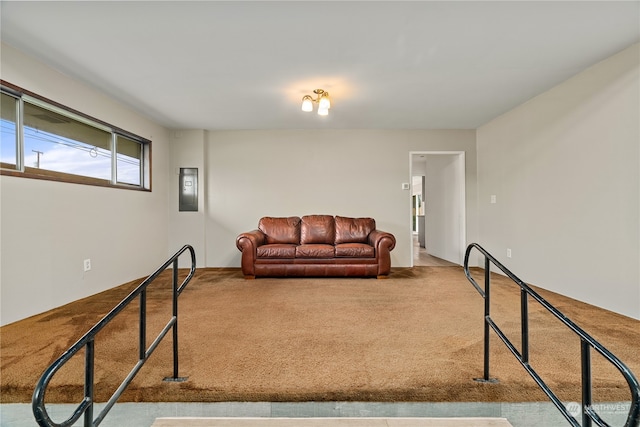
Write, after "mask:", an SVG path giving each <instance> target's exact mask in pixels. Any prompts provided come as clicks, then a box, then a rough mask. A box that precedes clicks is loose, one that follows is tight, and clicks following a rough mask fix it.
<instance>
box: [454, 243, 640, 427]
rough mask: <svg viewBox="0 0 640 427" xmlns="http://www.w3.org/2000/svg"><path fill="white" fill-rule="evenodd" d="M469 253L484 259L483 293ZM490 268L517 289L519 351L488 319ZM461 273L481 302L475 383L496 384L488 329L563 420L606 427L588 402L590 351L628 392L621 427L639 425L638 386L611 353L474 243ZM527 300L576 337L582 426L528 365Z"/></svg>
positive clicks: (636, 426)
mask: <svg viewBox="0 0 640 427" xmlns="http://www.w3.org/2000/svg"><path fill="white" fill-rule="evenodd" d="M473 249H476V250H478V251H479V252H480V253H482V255H484V290H483V289H482V288H481V287H480V286H479V285H478V283H477V282H476V281H475V280H474V278H473V277H472V276H471V272H470V271H469V255H470V254H471V251H472V250H473ZM491 264H493V265H495V266H496V267H498V268H499V269H500V270H501V271H502V272H503V273H504V274H505V275H506V276H507V277H509V278H510V279H511V280H512V281H513V282H514V283H515V284H517V285H518V286H519V287H520V321H521V346H522V348H521V351H518V349H517V348H516V346H515V345H514V344H513V343H512V342H511V341H510V340H509V338H507V336H506V335H505V334H504V332H502V330H501V329H500V328H499V327H498V326H497V325H496V323H495V322H494V321H493V319H491ZM464 273H465V275H466V276H467V279H468V280H469V281H470V282H471V284H472V285H473V286H474V287H475V288H476V290H477V291H478V292H479V293H480V295H482V297H483V298H484V376H483V378H480V379H478V381H482V382H496V380H495V379H491V378H490V377H489V332H490V331H489V328H491V329H493V330H494V332H495V333H496V334H497V335H498V337H499V338H500V339H501V340H502V342H504V344H505V345H506V346H507V348H509V350H510V351H511V353H513V355H514V356H515V357H516V359H518V361H519V362H520V364H521V365H522V366H523V367H524V369H525V370H526V371H527V372H528V373H529V375H531V377H532V378H533V379H534V381H535V382H536V383H537V384H538V386H539V387H540V388H541V389H542V391H543V392H544V393H545V394H546V395H547V397H549V399H551V401H552V402H553V404H554V405H555V406H556V408H558V410H559V411H560V412H561V413H562V415H563V416H564V418H565V419H566V420H567V421H568V422H569V424H571V425H572V426H573V427H591V426H592V422H594V423H596V425H598V426H601V427H610V425H609V424H607V423H606V422H605V421H604V420H603V419H602V418H601V417H600V416H599V415H598V413H597V411H596V410H595V408H594V406H593V401H592V394H591V390H592V382H591V349H594V350H595V351H597V352H598V353H600V354H601V355H602V356H603V357H604V358H605V359H606V360H607V361H608V362H609V363H611V364H612V365H613V366H615V368H616V369H617V370H618V371H619V372H620V373H621V374H622V376H623V377H624V379H625V380H626V382H627V385H628V386H629V390H630V392H631V407H630V408H629V414H628V416H627V420H626V422H625V424H624V427H638V425H639V424H640V386H639V384H638V380H637V379H636V377H635V376H634V375H633V373H632V372H631V370H630V369H629V368H628V367H627V366H626V365H625V364H624V363H623V362H622V361H621V360H620V359H619V358H618V357H616V356H615V355H614V354H613V353H611V352H610V351H609V350H607V349H606V348H605V347H604V346H603V345H602V344H600V343H599V342H598V341H596V340H595V339H594V338H593V337H591V336H590V335H589V334H587V333H586V332H585V331H584V330H582V329H581V328H580V327H579V326H578V325H576V324H575V323H573V322H572V321H571V320H569V319H568V318H567V317H566V316H565V315H564V314H562V313H561V312H560V311H559V310H558V309H557V308H555V307H554V306H553V305H551V304H550V303H549V302H547V301H546V300H545V299H544V298H542V297H541V296H540V295H539V294H538V293H537V292H535V291H534V290H533V289H531V287H529V286H528V285H527V284H526V283H524V282H523V281H522V280H520V279H519V278H518V277H516V276H515V275H514V274H513V273H512V272H511V271H509V269H507V268H506V267H505V266H504V265H502V264H501V263H500V262H499V261H498V260H497V259H496V258H494V257H493V256H492V255H491V254H490V253H489V252H487V251H486V250H485V249H484V248H482V247H481V246H480V245H478V244H477V243H472V244H470V245H469V246H468V247H467V250H466V253H465V257H464ZM529 297H531V298H532V299H534V300H535V301H537V302H538V303H539V304H540V305H542V306H543V307H544V308H545V309H547V310H548V311H549V312H550V313H551V314H553V315H554V316H555V317H556V318H557V319H558V320H560V322H562V323H563V324H564V325H565V326H567V327H568V328H569V329H570V330H571V331H573V332H574V333H575V334H576V335H578V336H579V337H580V343H581V344H580V351H581V374H582V424H580V423H578V421H577V420H576V419H575V418H574V417H573V416H572V415H571V414H570V413H569V411H568V410H567V408H566V407H565V406H564V405H563V404H562V402H561V401H560V399H559V398H558V396H557V395H556V394H555V393H554V392H553V391H552V390H551V388H550V387H549V386H548V385H547V384H546V383H545V382H544V380H543V379H542V378H541V377H540V375H539V374H538V373H537V372H536V371H535V370H534V369H533V367H532V366H531V365H530V364H529V308H528V300H529Z"/></svg>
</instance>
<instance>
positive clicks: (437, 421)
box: [151, 418, 512, 427]
mask: <svg viewBox="0 0 640 427" xmlns="http://www.w3.org/2000/svg"><path fill="white" fill-rule="evenodd" d="M151 427H512V426H511V424H510V423H509V421H507V420H506V418H156V420H155V422H154V423H153V424H152V426H151Z"/></svg>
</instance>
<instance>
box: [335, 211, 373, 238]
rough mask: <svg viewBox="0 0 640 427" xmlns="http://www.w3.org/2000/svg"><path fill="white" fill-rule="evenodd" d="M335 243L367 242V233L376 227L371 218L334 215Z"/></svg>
mask: <svg viewBox="0 0 640 427" xmlns="http://www.w3.org/2000/svg"><path fill="white" fill-rule="evenodd" d="M335 222H336V244H340V243H367V242H368V238H369V234H370V233H371V232H372V231H373V230H375V229H376V221H375V220H374V219H373V218H348V217H343V216H336V220H335Z"/></svg>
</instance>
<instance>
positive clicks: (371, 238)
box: [236, 215, 396, 279]
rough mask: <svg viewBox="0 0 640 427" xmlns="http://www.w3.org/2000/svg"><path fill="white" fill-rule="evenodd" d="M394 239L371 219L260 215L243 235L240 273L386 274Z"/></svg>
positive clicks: (248, 275) (239, 244)
mask: <svg viewBox="0 0 640 427" xmlns="http://www.w3.org/2000/svg"><path fill="white" fill-rule="evenodd" d="M395 245H396V239H395V237H394V236H393V234H391V233H387V232H384V231H380V230H376V222H375V220H374V219H373V218H348V217H341V216H335V217H334V216H332V215H306V216H303V217H302V218H299V217H297V216H292V217H286V218H282V217H281V218H275V217H263V218H261V219H260V221H259V222H258V229H257V230H253V231H249V232H246V233H242V234H240V235H239V236H238V238H237V239H236V246H237V247H238V249H239V250H240V251H241V252H242V274H244V277H245V278H246V279H254V278H256V277H287V276H298V277H300V276H306V277H328V276H371V277H377V278H379V279H382V278H386V277H387V276H388V275H389V272H390V270H391V257H390V254H389V252H390V251H391V250H392V249H393V248H394V247H395Z"/></svg>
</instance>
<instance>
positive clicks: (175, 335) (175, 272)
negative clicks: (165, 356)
mask: <svg viewBox="0 0 640 427" xmlns="http://www.w3.org/2000/svg"><path fill="white" fill-rule="evenodd" d="M173 317H174V318H175V319H176V322H175V323H174V324H173V379H174V380H177V379H178V259H177V258H176V259H175V260H174V261H173Z"/></svg>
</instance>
